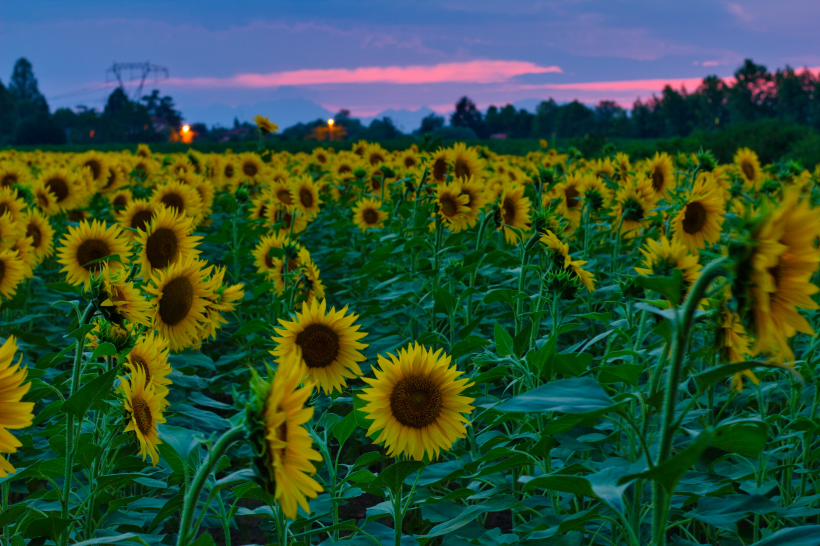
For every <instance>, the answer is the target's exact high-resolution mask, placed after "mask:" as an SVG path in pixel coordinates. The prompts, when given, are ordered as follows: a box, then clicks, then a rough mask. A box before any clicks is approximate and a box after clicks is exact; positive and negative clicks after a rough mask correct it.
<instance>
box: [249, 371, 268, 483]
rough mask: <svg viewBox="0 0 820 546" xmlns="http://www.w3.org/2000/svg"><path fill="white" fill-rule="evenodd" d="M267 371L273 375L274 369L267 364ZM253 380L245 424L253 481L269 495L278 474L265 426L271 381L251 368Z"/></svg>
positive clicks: (250, 384)
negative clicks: (272, 459)
mask: <svg viewBox="0 0 820 546" xmlns="http://www.w3.org/2000/svg"><path fill="white" fill-rule="evenodd" d="M265 367H266V368H267V373H268V375H269V376H273V373H274V372H273V371H272V370H271V369H270V367H269V366H267V364H266V365H265ZM250 371H251V380H250V383H249V387H250V399H249V400H248V403H247V405H246V406H245V424H246V426H247V428H248V439H249V440H250V441H249V442H248V443H249V444H250V446H251V452H252V453H253V458H252V460H251V467H252V469H253V481H255V482H256V483H257V484H258V485H259V487H261V488H262V489H263V490H264V491H265V492H266V493H268V494H269V495H273V494H274V493H276V476H275V474H274V471H273V467H272V466H271V464H270V460H271V457H270V453H269V452H268V450H269V447H268V441H267V438H266V437H267V428H266V426H265V404H266V402H267V400H268V394H269V393H270V389H271V383H270V382H269V381H266V380H265V379H263V378H262V376H260V375H259V374H258V373H257V371H256V370H255V369H254V368H250Z"/></svg>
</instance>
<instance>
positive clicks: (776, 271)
mask: <svg viewBox="0 0 820 546" xmlns="http://www.w3.org/2000/svg"><path fill="white" fill-rule="evenodd" d="M767 271H768V272H769V275H771V276H772V277H773V278H774V287H775V289H777V288H780V277H781V275H782V274H783V265H782V264H781V263H780V262H778V263H777V265H776V266H774V267H770V268H768V269H767ZM0 280H2V279H0Z"/></svg>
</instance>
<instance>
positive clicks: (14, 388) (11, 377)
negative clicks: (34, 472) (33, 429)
mask: <svg viewBox="0 0 820 546" xmlns="http://www.w3.org/2000/svg"><path fill="white" fill-rule="evenodd" d="M16 353H17V340H16V339H15V337H14V336H9V338H8V339H6V341H5V343H3V346H2V347H0V407H2V408H3V411H2V412H0V453H16V452H17V448H18V447H21V446H22V445H23V444H21V443H20V441H19V440H18V439H17V438H15V437H14V436H12V434H11V433H10V432H9V430H18V429H21V428H26V427H29V426H31V423H32V421H33V419H34V413H33V411H34V402H22V400H23V397H24V396H25V395H26V393H27V392H28V390H29V388H31V383H24V381H25V380H26V374H27V373H28V371H27V370H26V368H22V369H20V361H21V360H22V358H23V357H22V355H21V356H20V359H19V360H18V361H17V364H14V357H15V355H16ZM9 472H11V473H14V472H17V470H15V468H14V467H13V466H12V465H11V463H9V462H8V461H7V460H6V459H5V457H3V456H2V455H0V478H5V477H6V476H8V475H9Z"/></svg>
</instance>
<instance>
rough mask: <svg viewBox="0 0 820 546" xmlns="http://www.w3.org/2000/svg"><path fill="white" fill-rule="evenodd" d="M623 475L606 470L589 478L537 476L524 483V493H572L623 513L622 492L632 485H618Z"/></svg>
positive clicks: (626, 483)
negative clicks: (546, 491)
mask: <svg viewBox="0 0 820 546" xmlns="http://www.w3.org/2000/svg"><path fill="white" fill-rule="evenodd" d="M623 476H624V473H623V472H622V471H620V470H618V469H616V468H612V467H610V468H606V469H604V470H602V471H601V472H597V473H595V474H590V475H589V476H571V475H567V474H550V475H548V476H539V477H537V478H533V479H531V480H529V481H527V482H526V485H525V486H524V488H525V490H526V491H532V490H534V489H535V488H542V489H548V490H554V491H561V492H563V493H572V494H574V495H579V496H583V497H592V498H594V499H600V500H602V501H604V502H606V503H607V504H608V505H609V506H611V507H612V508H614V509H615V510H617V511H619V512H621V513H624V512H625V511H626V505H625V504H624V501H623V494H624V491H626V489H627V488H628V487H629V485H630V484H631V483H632V480H625V481H624V482H623V483H619V480H620V479H621V478H622V477H623Z"/></svg>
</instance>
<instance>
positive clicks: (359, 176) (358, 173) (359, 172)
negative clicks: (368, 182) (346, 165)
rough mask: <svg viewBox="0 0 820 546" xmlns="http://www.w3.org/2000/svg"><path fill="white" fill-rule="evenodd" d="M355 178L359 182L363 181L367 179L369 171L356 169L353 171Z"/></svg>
mask: <svg viewBox="0 0 820 546" xmlns="http://www.w3.org/2000/svg"><path fill="white" fill-rule="evenodd" d="M353 176H355V177H356V178H357V179H359V180H361V179H362V178H367V171H366V170H364V169H363V168H361V167H356V168H355V169H354V170H353Z"/></svg>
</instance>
